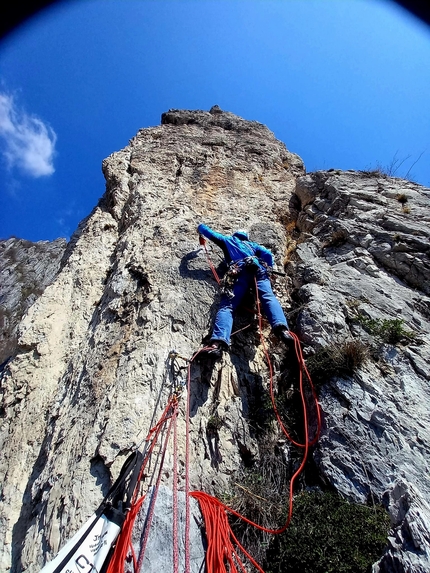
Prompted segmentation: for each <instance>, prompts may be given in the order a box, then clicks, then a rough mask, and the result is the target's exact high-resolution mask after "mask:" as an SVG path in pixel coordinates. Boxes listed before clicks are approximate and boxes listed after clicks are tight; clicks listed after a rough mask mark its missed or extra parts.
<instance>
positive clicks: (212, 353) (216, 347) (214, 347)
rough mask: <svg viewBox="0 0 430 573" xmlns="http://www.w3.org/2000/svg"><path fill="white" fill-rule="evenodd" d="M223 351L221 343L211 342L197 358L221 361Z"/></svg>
mask: <svg viewBox="0 0 430 573" xmlns="http://www.w3.org/2000/svg"><path fill="white" fill-rule="evenodd" d="M223 350H224V348H223V345H222V344H221V343H220V342H211V343H209V345H208V346H205V347H204V348H202V349H201V350H200V352H199V353H198V355H197V357H196V358H210V359H212V360H219V359H220V358H221V357H222V353H223Z"/></svg>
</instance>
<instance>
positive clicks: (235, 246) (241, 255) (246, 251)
mask: <svg viewBox="0 0 430 573" xmlns="http://www.w3.org/2000/svg"><path fill="white" fill-rule="evenodd" d="M197 231H198V232H199V233H200V235H203V236H204V237H206V238H207V239H209V240H210V241H212V242H213V243H215V245H217V246H218V247H220V249H222V252H223V253H224V257H225V260H226V263H227V264H230V263H234V262H238V261H242V260H243V259H245V258H246V257H256V258H257V260H258V266H259V267H260V268H262V269H264V266H263V265H262V264H261V263H265V264H266V265H268V266H269V267H273V265H274V259H273V255H272V253H271V251H269V249H266V247H263V246H262V245H259V244H258V243H253V242H252V241H246V240H243V239H240V238H239V237H238V236H236V235H222V234H221V233H217V232H216V231H213V230H212V229H211V228H210V227H208V226H207V225H204V224H200V225H199V226H198V227H197Z"/></svg>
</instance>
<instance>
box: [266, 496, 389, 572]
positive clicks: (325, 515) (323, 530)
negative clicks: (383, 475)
mask: <svg viewBox="0 0 430 573" xmlns="http://www.w3.org/2000/svg"><path fill="white" fill-rule="evenodd" d="M389 527H390V521H389V517H388V514H387V512H386V511H385V510H384V509H383V508H382V507H379V506H377V507H368V506H365V505H360V504H356V503H349V502H347V501H345V500H342V499H341V498H340V497H339V496H337V495H336V494H333V493H320V492H318V493H302V494H300V495H298V496H297V497H296V498H295V500H294V510H293V518H292V521H291V524H290V526H289V528H288V529H287V531H286V533H285V534H283V535H279V536H276V537H274V538H273V540H272V542H271V544H270V547H269V550H268V552H267V560H266V563H265V567H264V570H265V571H266V573H289V572H291V573H366V572H367V571H370V566H371V565H372V563H374V562H375V561H377V560H378V559H379V558H380V557H381V555H382V553H383V550H384V547H385V546H386V542H387V536H388V531H389Z"/></svg>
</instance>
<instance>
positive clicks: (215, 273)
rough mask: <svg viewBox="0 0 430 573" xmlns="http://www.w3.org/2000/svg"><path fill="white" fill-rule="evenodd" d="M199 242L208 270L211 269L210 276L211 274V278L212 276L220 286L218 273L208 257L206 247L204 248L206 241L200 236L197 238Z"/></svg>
mask: <svg viewBox="0 0 430 573" xmlns="http://www.w3.org/2000/svg"><path fill="white" fill-rule="evenodd" d="M199 242H200V244H201V245H203V248H204V250H205V253H206V259H207V261H208V265H209V266H210V268H211V271H212V274H213V276H214V278H215V280H216V282H217V283H218V284H220V282H221V280H220V278H219V276H218V273H217V272H216V269H215V266H214V264H213V262H212V261H211V258H210V256H209V251H208V248H207V246H206V240H205V238H204V237H202V236H200V237H199Z"/></svg>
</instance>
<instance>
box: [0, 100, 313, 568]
mask: <svg viewBox="0 0 430 573" xmlns="http://www.w3.org/2000/svg"><path fill="white" fill-rule="evenodd" d="M103 170H104V174H105V177H106V193H105V195H104V197H103V199H102V200H101V201H100V203H99V205H98V206H97V207H96V208H95V209H94V211H93V212H92V214H91V215H90V216H89V217H88V218H87V219H86V220H85V221H83V222H82V223H81V225H80V226H79V228H78V230H77V231H76V233H75V234H74V236H73V237H72V238H71V241H70V243H69V245H68V248H67V251H66V253H65V255H64V260H63V265H62V269H61V271H60V272H59V274H58V275H57V277H56V278H55V280H54V281H53V283H52V284H50V285H49V286H48V287H47V288H46V289H45V291H44V292H43V294H42V295H41V296H40V297H39V298H38V299H37V300H36V301H35V302H34V304H33V305H32V306H31V307H30V308H29V309H28V311H27V313H26V315H25V316H24V318H23V320H22V321H21V323H20V325H19V340H18V350H17V353H16V356H15V358H14V359H13V360H12V361H10V362H9V364H8V365H7V368H6V370H5V372H4V373H3V379H2V389H3V391H4V418H3V419H2V427H1V433H0V447H1V451H2V457H1V461H0V472H1V477H2V479H1V483H2V495H1V499H2V505H1V514H0V528H1V532H2V535H1V537H0V539H1V542H0V543H1V544H2V546H1V548H0V555H1V558H0V570H2V571H9V570H11V571H14V572H18V571H22V570H26V571H29V572H30V571H38V570H39V569H40V567H41V566H42V565H43V563H44V562H45V560H46V559H49V558H51V557H52V556H53V555H54V554H55V553H56V552H57V551H58V549H59V548H60V546H61V545H62V544H63V543H64V542H65V540H66V539H67V538H68V537H69V536H70V535H71V534H72V533H73V532H75V531H76V530H77V529H78V528H79V526H80V525H81V524H82V523H83V522H84V521H85V520H86V519H87V518H88V517H89V515H90V514H91V513H92V512H93V510H94V509H95V507H97V505H98V504H99V503H100V501H101V499H102V498H103V495H104V494H105V493H106V491H107V489H108V487H109V484H110V482H111V478H112V477H116V476H117V474H118V472H119V470H120V468H121V466H122V463H123V461H124V460H125V459H126V457H127V455H128V453H129V452H130V451H132V450H133V449H134V448H136V446H137V445H141V444H142V440H144V438H145V436H146V434H147V432H148V430H149V429H150V427H151V422H152V423H153V420H154V418H153V415H154V412H156V414H157V416H158V415H159V413H160V408H163V407H164V405H165V403H166V400H167V398H168V396H169V394H170V392H171V387H172V383H173V382H176V381H173V380H171V377H170V375H169V367H168V356H169V353H170V352H171V350H172V349H175V350H176V351H177V352H178V353H179V354H180V355H182V356H185V357H190V356H191V355H192V354H193V353H194V352H195V350H196V349H197V348H199V347H200V346H201V344H202V339H203V337H204V336H206V335H207V334H208V332H209V330H210V327H211V321H212V318H213V313H214V310H215V303H214V298H215V297H216V293H217V290H218V289H217V285H216V283H215V281H214V279H213V277H212V274H211V272H210V270H209V268H208V264H207V261H206V258H205V256H204V253H203V252H202V250H201V248H200V247H199V243H198V236H197V231H196V230H197V225H198V224H199V223H200V222H205V223H207V224H209V225H211V226H213V227H214V228H216V229H217V230H219V231H221V232H228V233H231V232H233V231H234V230H235V229H236V228H244V227H245V228H248V229H249V231H250V233H251V236H252V237H253V239H255V240H257V241H261V242H263V243H265V244H267V246H269V247H272V248H273V249H274V252H275V255H276V257H277V259H278V262H279V263H281V262H282V254H283V251H284V248H285V245H286V230H285V226H284V224H283V221H284V219H283V218H284V214H285V213H286V212H287V211H288V202H289V200H290V197H291V195H292V193H293V191H294V187H295V176H296V175H297V174H301V175H303V174H304V168H303V164H302V162H301V160H300V159H299V158H298V157H297V156H296V155H294V154H292V153H290V152H288V151H287V149H286V148H285V145H284V144H283V143H281V142H279V141H277V140H276V139H275V137H274V136H273V134H272V133H271V132H270V131H269V130H268V129H267V128H266V127H264V126H263V125H261V124H258V123H256V122H249V121H245V120H243V119H241V118H238V117H237V116H234V115H233V114H230V113H225V112H221V111H220V110H219V111H217V110H212V113H210V112H188V111H177V110H173V111H170V112H168V113H167V114H165V115H164V116H163V124H162V125H161V126H159V127H154V128H149V129H143V130H141V131H139V133H138V134H137V135H136V137H134V138H133V139H132V140H131V141H130V144H129V145H128V146H127V147H126V148H125V149H123V150H121V151H119V152H118V153H114V154H113V155H111V156H110V157H108V158H107V159H106V160H105V161H104V162H103ZM212 256H213V258H214V262H215V264H216V265H218V264H219V255H217V254H215V253H213V254H212ZM251 318H252V317H251ZM251 318H247V319H246V320H247V321H248V322H249V321H250V320H251ZM239 336H241V337H242V338H241V339H240V340H241V341H242V342H241V346H240V350H239V349H238V348H236V347H235V345H234V344H233V348H232V353H231V356H229V357H226V358H225V360H224V361H223V362H222V364H219V365H216V366H214V367H213V368H212V369H209V370H208V369H207V368H203V367H202V368H200V367H198V366H196V367H195V368H193V371H192V380H191V441H192V449H191V455H190V457H191V464H190V466H191V487H192V489H201V488H203V489H205V490H206V491H208V492H209V493H210V492H213V491H215V490H217V491H223V489H225V488H226V487H227V484H228V481H229V476H230V475H231V474H232V473H233V471H235V470H236V469H237V468H238V467H239V466H240V465H241V463H242V457H243V456H248V457H249V456H252V455H255V454H256V444H255V441H254V440H253V438H252V437H251V433H250V430H249V427H248V425H247V423H246V421H244V417H243V415H244V413H246V410H247V395H248V393H249V392H251V391H252V388H253V385H255V384H257V383H258V384H261V381H260V380H261V376H266V366H265V365H264V361H263V357H262V351H261V349H260V348H259V347H258V344H256V339H255V335H254V332H251V334H250V335H248V336H247V335H246V331H245V334H243V335H242V334H240V335H238V337H239ZM238 337H237V339H238ZM244 345H245V346H246V351H245V352H243V346H244ZM17 392H19V397H20V399H19V400H17V399H16V397H17ZM181 408H182V410H181V411H182V417H181V420H180V424H179V426H180V428H179V429H180V432H179V434H180V435H179V450H180V455H181V456H182V460H181V461H180V464H181V465H180V469H181V468H182V469H181V475H180V478H181V479H182V484H183V480H184V475H183V451H184V421H183V420H184V405H183V404H181ZM215 414H216V415H217V416H219V417H220V418H221V419H222V421H223V425H222V427H221V428H220V431H219V443H218V442H217V443H215V442H214V439H213V438H212V437H211V436H210V434H209V433H207V432H206V423H207V420H208V418H209V417H210V416H213V415H215ZM172 458H173V454H172V451H171V450H169V451H168V452H167V456H166V464H167V465H168V466H169V465H170V467H171V466H172ZM170 475H171V474H170ZM163 479H164V481H165V483H166V484H167V485H168V484H169V480H170V477H169V476H167V475H166V476H164V478H163ZM157 570H159V569H157Z"/></svg>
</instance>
